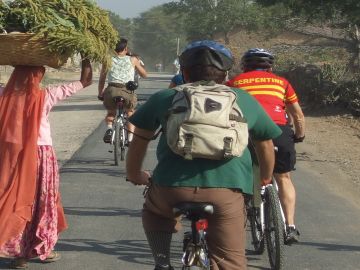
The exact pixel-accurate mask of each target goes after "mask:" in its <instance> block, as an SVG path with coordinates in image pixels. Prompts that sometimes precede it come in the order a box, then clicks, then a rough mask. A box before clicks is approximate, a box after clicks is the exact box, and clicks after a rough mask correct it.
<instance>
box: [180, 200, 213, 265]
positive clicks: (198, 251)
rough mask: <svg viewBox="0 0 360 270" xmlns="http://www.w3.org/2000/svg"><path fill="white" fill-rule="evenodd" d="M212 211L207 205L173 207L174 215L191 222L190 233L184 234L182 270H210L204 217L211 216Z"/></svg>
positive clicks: (206, 224)
mask: <svg viewBox="0 0 360 270" xmlns="http://www.w3.org/2000/svg"><path fill="white" fill-rule="evenodd" d="M213 211H214V208H213V206H212V205H211V204H207V203H194V202H184V203H180V204H178V205H177V206H175V207H174V213H175V214H176V215H178V214H181V215H183V216H185V218H187V219H188V220H190V221H191V231H187V232H185V233H184V240H183V251H184V253H183V256H182V259H181V261H182V264H183V266H182V270H210V259H209V254H208V248H207V243H206V230H207V228H208V221H207V219H206V218H205V215H209V214H210V215H211V214H212V213H213Z"/></svg>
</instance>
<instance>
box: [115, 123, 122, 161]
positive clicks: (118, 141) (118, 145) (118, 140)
mask: <svg viewBox="0 0 360 270" xmlns="http://www.w3.org/2000/svg"><path fill="white" fill-rule="evenodd" d="M120 121H121V120H120ZM120 121H118V122H117V123H116V126H115V141H114V159H115V165H119V164H120V162H121V160H124V159H122V155H125V154H123V151H122V148H124V139H123V136H122V130H123V127H122V124H121V123H120Z"/></svg>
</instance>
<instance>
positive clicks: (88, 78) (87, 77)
mask: <svg viewBox="0 0 360 270" xmlns="http://www.w3.org/2000/svg"><path fill="white" fill-rule="evenodd" d="M80 82H81V83H82V85H83V87H84V88H85V87H87V86H89V85H91V84H92V67H91V63H90V60H89V59H82V61H81V76H80Z"/></svg>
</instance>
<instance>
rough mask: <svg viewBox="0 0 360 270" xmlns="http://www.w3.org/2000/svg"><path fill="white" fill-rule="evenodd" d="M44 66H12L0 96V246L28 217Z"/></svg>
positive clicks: (33, 190) (35, 169) (32, 195)
mask: <svg viewBox="0 0 360 270" xmlns="http://www.w3.org/2000/svg"><path fill="white" fill-rule="evenodd" d="M44 73H45V68H44V67H30V66H29V67H27V66H16V67H15V69H14V71H13V73H12V75H11V77H10V79H9V81H8V83H7V85H6V86H5V89H4V92H3V95H2V96H0V232H1V233H0V246H1V245H2V244H4V243H5V242H6V241H8V240H9V239H11V238H13V237H15V236H17V235H19V234H20V233H21V232H22V231H23V230H24V228H25V226H26V224H27V222H29V221H30V220H31V215H32V206H33V203H34V200H35V194H36V185H37V181H36V176H37V139H38V135H39V127H40V120H41V114H42V109H43V103H44V96H45V93H44V91H41V90H40V82H41V80H42V78H43V75H44Z"/></svg>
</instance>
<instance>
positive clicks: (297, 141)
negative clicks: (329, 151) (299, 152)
mask: <svg viewBox="0 0 360 270" xmlns="http://www.w3.org/2000/svg"><path fill="white" fill-rule="evenodd" d="M304 139H305V135H304V136H302V137H296V136H294V143H301V142H303V141H304Z"/></svg>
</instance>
